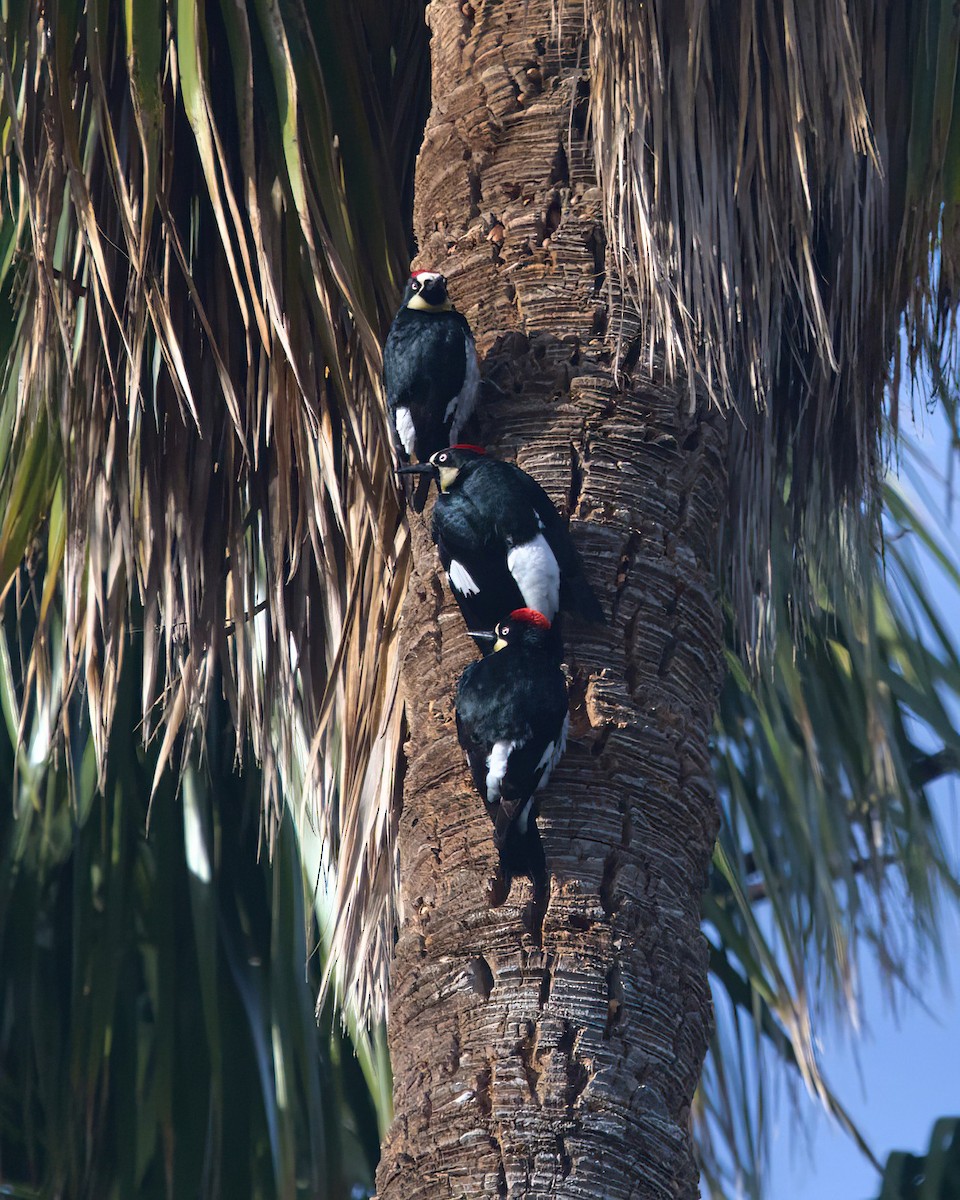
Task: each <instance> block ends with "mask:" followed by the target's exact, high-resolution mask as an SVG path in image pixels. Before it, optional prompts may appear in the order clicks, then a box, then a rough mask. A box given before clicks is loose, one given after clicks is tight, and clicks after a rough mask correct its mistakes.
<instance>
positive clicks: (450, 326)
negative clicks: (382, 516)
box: [383, 271, 480, 512]
mask: <svg viewBox="0 0 960 1200" xmlns="http://www.w3.org/2000/svg"><path fill="white" fill-rule="evenodd" d="M383 382H384V385H385V387H386V389H387V405H388V408H389V410H390V418H391V420H392V421H393V426H394V429H395V430H396V433H397V439H398V442H399V448H400V454H401V458H403V460H404V461H407V462H409V461H410V460H411V459H413V460H415V461H418V462H426V461H427V459H428V458H429V457H430V455H431V454H435V453H436V452H437V451H438V450H442V449H443V447H444V446H447V445H449V444H450V443H451V442H455V441H457V439H458V438H459V437H460V433H461V430H462V429H463V426H464V424H465V423H466V422H467V420H468V419H469V417H470V416H471V414H472V413H473V410H474V407H475V406H476V402H477V393H478V391H479V387H480V367H479V364H478V362H477V351H476V348H475V346H474V342H473V334H472V333H471V332H470V326H469V325H468V324H467V320H466V318H465V317H464V316H463V315H462V314H461V313H458V312H457V310H456V309H455V308H454V307H453V304H452V303H451V301H450V297H449V295H448V294H447V281H446V279H444V277H443V276H442V275H441V274H439V273H438V272H436V271H415V272H414V273H413V274H412V275H411V276H410V278H409V280H408V281H407V287H406V290H405V291H404V293H403V302H402V303H401V305H400V309H399V311H398V313H397V315H396V316H395V317H394V319H393V324H392V325H391V326H390V332H389V333H388V334H387V340H386V343H385V344H384V347H383ZM426 492H427V488H426V486H424V487H422V488H419V489H418V491H417V503H415V504H414V507H415V508H416V509H417V511H418V512H419V511H421V510H422V508H423V503H424V502H425V500H426Z"/></svg>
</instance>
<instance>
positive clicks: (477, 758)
mask: <svg viewBox="0 0 960 1200" xmlns="http://www.w3.org/2000/svg"><path fill="white" fill-rule="evenodd" d="M471 634H472V636H473V637H474V638H484V639H487V640H489V641H490V642H492V644H493V650H494V653H492V654H491V655H490V656H489V657H488V658H481V659H478V660H477V661H476V662H473V663H471V664H470V665H469V666H468V667H467V669H466V670H465V671H464V672H463V674H462V675H461V676H460V681H459V683H458V684H457V693H456V712H457V736H458V737H459V739H460V745H461V746H462V747H463V750H464V753H465V754H466V756H467V762H468V763H469V764H470V771H471V774H472V775H473V782H474V786H475V787H476V789H477V791H478V792H479V793H480V795H481V797H482V798H483V802H484V804H485V806H486V809H487V814H488V816H489V817H490V820H491V821H492V822H493V841H494V844H495V845H496V847H497V850H498V851H499V854H500V870H501V874H502V876H503V883H504V889H505V890H504V893H503V898H504V899H505V898H506V894H507V892H509V890H510V884H511V882H512V880H513V877H514V876H515V875H528V876H529V877H530V879H531V880H532V882H533V884H534V889H535V892H538V893H540V894H541V895H542V894H543V892H544V891H545V888H546V881H547V873H546V871H547V869H546V858H545V856H544V853H543V843H542V842H541V840H540V831H539V830H538V829H537V822H536V818H537V814H538V811H539V808H538V805H537V801H536V793H537V792H538V791H539V790H540V789H541V788H543V787H544V786H546V784H547V781H548V780H549V779H550V774H551V772H552V771H553V768H554V767H555V766H556V765H557V762H558V761H559V759H560V756H561V755H562V754H563V751H564V747H565V746H566V742H567V727H568V725H569V720H570V717H569V707H568V700H567V682H566V679H565V678H564V674H563V670H562V669H561V666H560V654H561V647H560V639H559V637H558V636H557V634H556V631H555V630H554V629H553V628H552V627H551V624H550V622H549V621H548V620H547V618H546V617H545V616H544V615H543V613H539V612H535V611H534V610H533V609H530V608H519V609H516V610H515V611H514V612H512V613H510V615H509V617H506V618H505V619H504V620H502V621H501V622H500V623H499V624H498V625H497V626H496V628H495V629H494V630H493V631H491V632H488V631H485V630H481V631H471Z"/></svg>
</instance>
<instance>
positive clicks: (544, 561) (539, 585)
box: [507, 533, 560, 621]
mask: <svg viewBox="0 0 960 1200" xmlns="http://www.w3.org/2000/svg"><path fill="white" fill-rule="evenodd" d="M507 569H508V570H509V572H510V574H511V575H512V576H513V577H514V579H515V580H516V581H517V587H518V588H519V589H520V594H521V595H522V596H523V600H524V603H525V604H526V606H527V608H535V609H536V610H537V612H541V613H543V615H544V616H545V617H546V618H547V620H548V621H552V620H553V618H554V617H555V616H556V615H557V609H559V607H560V565H559V563H558V562H557V560H556V558H555V556H554V553H553V551H552V550H551V549H550V544H549V542H548V541H547V539H546V538H545V537H544V536H543V534H542V533H538V534H537V536H536V537H535V538H531V540H530V541H529V542H524V543H523V545H521V546H514V547H513V548H512V549H510V550H509V551H507Z"/></svg>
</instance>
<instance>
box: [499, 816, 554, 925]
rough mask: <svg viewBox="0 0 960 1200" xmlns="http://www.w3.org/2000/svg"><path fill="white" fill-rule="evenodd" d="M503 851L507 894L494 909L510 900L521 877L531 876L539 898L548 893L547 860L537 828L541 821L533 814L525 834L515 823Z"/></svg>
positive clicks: (502, 866)
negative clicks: (518, 878) (515, 884)
mask: <svg viewBox="0 0 960 1200" xmlns="http://www.w3.org/2000/svg"><path fill="white" fill-rule="evenodd" d="M499 850H500V874H501V876H502V878H503V894H502V896H499V897H498V898H497V900H496V902H495V903H494V905H493V907H494V908H499V906H500V905H501V904H503V903H504V902H505V901H506V899H507V897H508V896H509V895H510V888H511V887H512V886H513V881H514V878H515V877H516V876H517V875H526V876H527V878H528V879H529V880H530V882H531V883H532V884H533V890H534V893H535V895H537V896H540V895H543V894H545V893H546V889H547V858H546V855H545V854H544V852H543V842H542V841H541V840H540V830H539V829H538V828H537V822H536V820H535V819H534V818H533V816H532V814H531V816H530V819H529V820H528V821H527V828H526V830H525V831H524V832H523V833H521V832H520V830H519V829H518V828H517V826H516V825H515V824H513V825H511V826H510V828H509V829H508V830H507V835H506V838H505V840H504V843H503V845H502V846H500V847H499Z"/></svg>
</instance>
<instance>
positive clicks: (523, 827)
mask: <svg viewBox="0 0 960 1200" xmlns="http://www.w3.org/2000/svg"><path fill="white" fill-rule="evenodd" d="M531 808H533V797H532V796H531V797H530V799H529V800H528V801H527V802H526V804H525V805H524V806H523V808H521V809H520V811H519V812H518V813H517V816H516V822H517V832H518V833H519V834H524V833H526V832H527V822H528V821H529V820H530V809H531Z"/></svg>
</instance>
